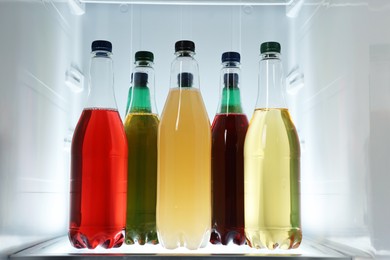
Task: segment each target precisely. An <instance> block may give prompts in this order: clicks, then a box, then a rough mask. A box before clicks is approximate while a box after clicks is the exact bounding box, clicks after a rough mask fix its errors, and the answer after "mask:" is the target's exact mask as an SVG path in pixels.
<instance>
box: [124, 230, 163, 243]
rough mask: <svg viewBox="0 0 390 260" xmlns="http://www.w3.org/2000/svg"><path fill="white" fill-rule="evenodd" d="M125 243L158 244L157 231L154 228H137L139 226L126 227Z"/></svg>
mask: <svg viewBox="0 0 390 260" xmlns="http://www.w3.org/2000/svg"><path fill="white" fill-rule="evenodd" d="M125 243H126V244H128V245H133V244H135V243H138V244H139V245H145V244H152V245H157V244H158V238H157V232H156V230H155V228H154V229H153V228H150V229H147V228H145V229H139V228H131V229H126V237H125Z"/></svg>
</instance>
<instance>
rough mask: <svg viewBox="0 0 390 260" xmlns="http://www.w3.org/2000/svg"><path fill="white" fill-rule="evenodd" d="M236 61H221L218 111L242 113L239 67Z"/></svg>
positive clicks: (222, 112)
mask: <svg viewBox="0 0 390 260" xmlns="http://www.w3.org/2000/svg"><path fill="white" fill-rule="evenodd" d="M239 65H240V64H239V63H238V62H224V63H222V69H221V78H220V82H221V83H220V97H221V99H220V102H219V103H220V105H219V106H218V107H219V109H218V113H220V114H229V113H242V107H241V93H240V88H239V86H240V77H241V69H240V66H239Z"/></svg>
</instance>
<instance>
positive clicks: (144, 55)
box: [135, 51, 154, 62]
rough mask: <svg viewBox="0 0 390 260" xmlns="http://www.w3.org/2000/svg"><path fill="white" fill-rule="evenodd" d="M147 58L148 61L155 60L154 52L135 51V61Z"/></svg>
mask: <svg viewBox="0 0 390 260" xmlns="http://www.w3.org/2000/svg"><path fill="white" fill-rule="evenodd" d="M140 60H146V61H151V62H153V61H154V55H153V52H150V51H137V52H136V53H135V61H140Z"/></svg>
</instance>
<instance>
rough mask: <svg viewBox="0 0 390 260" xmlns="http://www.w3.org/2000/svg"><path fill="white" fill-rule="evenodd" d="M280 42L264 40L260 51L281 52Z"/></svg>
mask: <svg viewBox="0 0 390 260" xmlns="http://www.w3.org/2000/svg"><path fill="white" fill-rule="evenodd" d="M280 49H281V48H280V43H278V42H263V43H262V44H261V45H260V53H261V54H262V53H265V52H277V53H280Z"/></svg>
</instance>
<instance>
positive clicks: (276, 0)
mask: <svg viewBox="0 0 390 260" xmlns="http://www.w3.org/2000/svg"><path fill="white" fill-rule="evenodd" d="M81 2H83V3H95V4H96V3H105V4H152V5H239V6H242V5H290V4H291V3H293V2H294V0H256V1H237V0H225V1H216V0H214V1H208V0H199V1H194V0H176V1H175V0H170V1H164V0H81Z"/></svg>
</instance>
